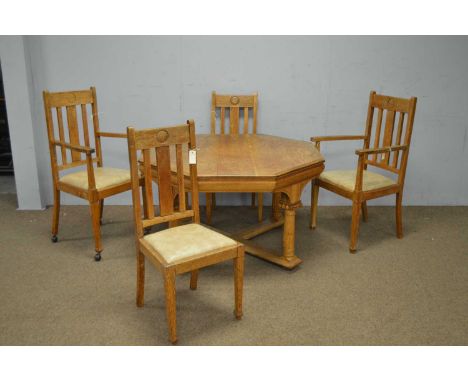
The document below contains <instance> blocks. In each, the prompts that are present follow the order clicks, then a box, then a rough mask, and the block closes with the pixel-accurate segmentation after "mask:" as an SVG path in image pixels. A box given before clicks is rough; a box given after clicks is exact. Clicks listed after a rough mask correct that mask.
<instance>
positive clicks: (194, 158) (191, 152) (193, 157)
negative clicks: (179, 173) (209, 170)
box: [188, 150, 197, 164]
mask: <svg viewBox="0 0 468 382" xmlns="http://www.w3.org/2000/svg"><path fill="white" fill-rule="evenodd" d="M188 162H189V164H197V151H196V150H189V157H188Z"/></svg>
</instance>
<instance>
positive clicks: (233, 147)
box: [197, 134, 324, 178]
mask: <svg viewBox="0 0 468 382" xmlns="http://www.w3.org/2000/svg"><path fill="white" fill-rule="evenodd" d="M197 148H198V151H197V165H198V166H197V169H198V176H199V177H243V178H245V177H247V178H249V177H276V176H280V175H283V174H285V173H289V172H292V171H294V170H297V169H300V168H302V167H307V166H311V165H318V164H321V163H323V162H324V158H323V156H322V155H321V154H320V152H319V151H318V150H317V149H316V148H315V145H314V144H313V143H312V142H305V141H298V140H294V139H288V138H282V137H276V136H272V135H261V134H258V135H208V134H200V135H197Z"/></svg>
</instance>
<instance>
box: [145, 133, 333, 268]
mask: <svg viewBox="0 0 468 382" xmlns="http://www.w3.org/2000/svg"><path fill="white" fill-rule="evenodd" d="M171 154H172V155H174V159H173V160H171V162H172V164H173V165H174V167H175V153H171ZM153 155H154V154H153ZM186 162H188V161H186ZM324 162H325V160H324V158H323V157H322V155H321V154H320V152H319V151H318V150H317V149H316V148H315V145H314V144H313V143H312V142H304V141H297V140H293V139H287V138H281V137H276V136H271V135H260V134H258V135H204V134H203V135H197V171H198V187H199V191H200V192H223V193H224V192H272V193H273V213H272V217H271V219H269V220H267V221H264V222H262V223H260V224H257V225H255V226H254V227H252V228H249V229H246V230H244V231H242V232H240V233H237V234H230V233H225V232H223V233H225V234H226V235H228V236H231V237H232V238H234V239H235V240H237V241H239V242H241V243H243V244H244V245H245V251H246V252H247V253H250V254H251V255H254V256H257V257H260V258H262V259H264V260H267V261H270V262H272V263H275V264H278V265H280V266H283V267H285V268H288V269H291V268H294V267H295V266H297V265H298V264H300V263H301V262H302V260H301V259H299V258H298V257H297V256H296V255H295V252H294V236H295V232H294V231H295V217H296V209H297V208H298V207H300V206H302V204H301V194H302V191H303V189H304V187H305V185H306V184H307V183H308V182H310V181H311V179H313V178H315V177H317V176H318V175H319V174H320V173H321V172H322V171H323V168H324ZM152 163H153V165H154V166H155V165H156V164H155V159H154V157H153V158H152ZM188 171H189V170H188V164H186V169H185V174H186V176H187V177H188V175H189V172H188ZM153 174H154V175H153V176H155V175H156V169H155V168H153ZM185 184H186V185H187V184H189V182H185ZM281 210H283V211H284V213H281ZM280 226H283V250H282V252H281V253H275V252H272V251H270V250H267V249H265V248H263V247H260V246H258V245H254V244H253V243H251V242H249V239H252V238H253V237H255V236H258V235H260V234H262V233H265V232H267V231H269V230H272V229H274V228H276V227H280Z"/></svg>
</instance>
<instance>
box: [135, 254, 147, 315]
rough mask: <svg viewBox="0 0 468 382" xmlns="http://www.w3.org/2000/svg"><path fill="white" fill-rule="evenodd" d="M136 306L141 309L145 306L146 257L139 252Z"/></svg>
mask: <svg viewBox="0 0 468 382" xmlns="http://www.w3.org/2000/svg"><path fill="white" fill-rule="evenodd" d="M136 305H137V306H138V307H139V308H141V307H142V306H143V305H145V255H143V253H141V252H140V250H139V249H138V250H137V293H136Z"/></svg>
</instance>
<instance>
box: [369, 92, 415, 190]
mask: <svg viewBox="0 0 468 382" xmlns="http://www.w3.org/2000/svg"><path fill="white" fill-rule="evenodd" d="M416 101H417V99H416V97H411V98H408V99H406V98H397V97H390V96H386V95H382V94H377V93H376V92H375V91H372V92H371V93H370V96H369V107H368V112H367V122H366V134H365V136H366V138H365V140H364V148H365V149H369V148H371V149H379V148H383V147H388V146H394V145H406V146H407V148H406V150H403V151H401V153H400V151H399V150H397V151H392V152H384V153H380V154H370V155H369V156H368V157H367V158H366V160H365V167H367V165H371V166H375V167H379V168H382V169H384V170H387V171H391V172H393V173H395V174H398V183H400V184H402V183H403V182H404V178H405V173H406V165H407V162H408V154H409V147H410V143H411V135H412V132H413V123H414V115H415V112H416ZM375 109H377V113H375V112H374V111H375ZM375 114H377V115H375ZM374 126H375V128H374ZM395 127H396V128H395Z"/></svg>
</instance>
